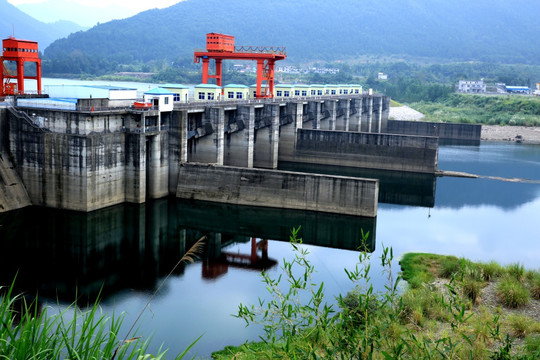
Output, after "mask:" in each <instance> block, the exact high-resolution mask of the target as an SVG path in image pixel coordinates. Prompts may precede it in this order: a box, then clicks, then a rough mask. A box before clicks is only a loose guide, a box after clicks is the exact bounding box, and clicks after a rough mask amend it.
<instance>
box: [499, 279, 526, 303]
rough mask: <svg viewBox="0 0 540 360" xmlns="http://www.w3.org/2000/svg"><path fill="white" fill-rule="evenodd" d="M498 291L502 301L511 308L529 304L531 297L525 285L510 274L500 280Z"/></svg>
mask: <svg viewBox="0 0 540 360" xmlns="http://www.w3.org/2000/svg"><path fill="white" fill-rule="evenodd" d="M496 291H497V297H498V298H499V300H500V301H501V303H502V304H503V305H505V306H507V307H510V308H518V307H522V306H524V305H527V304H528V303H529V299H530V297H531V296H530V294H529V290H527V288H526V287H525V285H523V284H522V283H521V282H519V281H517V280H516V279H515V278H514V277H510V276H506V277H504V278H502V279H501V280H499V282H498V283H497V287H496Z"/></svg>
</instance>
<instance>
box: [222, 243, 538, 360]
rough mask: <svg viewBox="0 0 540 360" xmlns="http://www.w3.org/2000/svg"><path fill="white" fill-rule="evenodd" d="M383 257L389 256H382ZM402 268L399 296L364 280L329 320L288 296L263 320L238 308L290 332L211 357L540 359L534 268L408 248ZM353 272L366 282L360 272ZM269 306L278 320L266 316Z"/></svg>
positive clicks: (341, 300) (253, 313)
mask: <svg viewBox="0 0 540 360" xmlns="http://www.w3.org/2000/svg"><path fill="white" fill-rule="evenodd" d="M384 253H385V254H388V253H386V252H384ZM390 254H391V253H390ZM381 259H382V261H383V263H385V261H387V260H388V259H387V258H386V257H385V255H383V256H382V257H381ZM400 265H401V267H402V271H403V273H402V274H403V278H404V279H405V280H407V281H408V287H407V290H405V292H404V293H402V294H398V293H397V292H394V291H392V289H395V287H394V286H393V285H392V281H391V280H389V281H390V285H389V287H388V288H387V289H388V290H387V291H386V293H384V294H378V295H375V294H373V293H371V292H370V290H369V289H370V288H369V283H368V284H367V285H368V287H362V288H357V289H355V290H353V291H351V292H349V293H348V294H347V295H346V296H343V297H341V296H340V297H339V299H338V302H339V305H340V308H341V310H340V313H339V314H337V315H336V316H333V317H329V316H328V314H325V315H323V316H322V317H321V315H322V314H321V313H320V312H318V311H316V309H317V308H318V306H316V307H313V306H312V305H309V304H308V305H306V306H307V307H306V308H304V307H298V306H296V307H290V306H288V305H287V302H286V301H285V303H283V302H281V301H278V302H272V303H271V304H270V303H269V304H268V307H266V305H265V307H264V308H261V310H262V311H263V313H264V314H265V315H263V316H262V317H261V316H259V315H257V311H254V309H255V308H249V307H246V308H243V311H239V314H238V315H239V317H241V318H244V319H245V320H246V321H247V322H248V323H252V322H254V323H258V321H257V319H258V320H261V321H262V322H261V323H262V324H263V325H265V326H270V328H273V329H274V331H276V330H278V329H281V330H283V331H285V330H291V329H290V328H289V327H291V326H292V329H293V330H292V331H290V332H287V331H285V332H286V334H285V335H284V336H283V337H282V338H281V339H280V340H276V339H275V338H273V337H270V338H268V342H259V343H248V344H244V345H242V346H239V347H226V348H225V349H224V350H222V351H219V352H215V353H213V354H212V357H213V358H214V359H223V360H224V359H231V358H234V359H249V360H251V359H259V358H275V357H276V356H279V357H280V358H285V359H293V358H312V357H321V356H322V357H325V358H347V359H349V358H373V359H386V358H392V359H394V358H396V359H401V358H414V359H427V358H430V359H431V358H436V357H437V355H441V354H444V355H445V358H450V359H465V358H474V359H486V360H487V359H511V358H516V359H517V358H519V359H537V358H539V356H540V273H539V272H537V271H525V269H524V267H523V266H522V265H519V264H512V265H508V266H501V265H499V264H497V263H495V262H489V263H473V262H471V261H469V260H466V259H460V258H457V257H455V256H444V255H436V254H424V253H407V254H405V255H404V256H403V258H402V260H401V261H400ZM351 276H352V277H353V278H356V279H357V280H362V279H364V280H366V279H367V274H364V273H363V272H362V270H358V269H357V270H356V272H353V273H351ZM389 279H391V278H389ZM360 282H361V281H360ZM274 291H275V290H274ZM319 292H320V291H319ZM279 294H281V293H279ZM279 294H278V295H279ZM317 294H318V293H317ZM313 296H314V297H313V298H312V299H311V300H312V301H313V300H314V299H315V298H316V297H315V295H313ZM310 304H311V302H310ZM313 304H319V303H318V302H316V301H315V302H313ZM274 305H276V306H277V307H276V308H275V309H277V310H278V312H277V313H276V314H275V315H276V316H277V318H278V319H280V320H276V318H274V317H273V315H272V316H270V317H268V316H267V314H268V312H269V311H274V307H273V306H274ZM291 308H293V309H294V310H293V311H292V312H293V313H294V314H293V315H291ZM287 309H288V312H287V311H285V312H281V310H283V311H284V310H287ZM319 310H320V309H319ZM312 312H315V313H312ZM278 313H279V314H281V315H278ZM259 314H260V313H259ZM285 314H287V315H285ZM313 315H315V316H313ZM306 316H307V318H304V317H306ZM282 317H286V320H285V321H283V320H282ZM322 318H324V319H326V320H322ZM288 320H291V322H289V321H288ZM276 321H277V323H276ZM271 334H273V335H276V332H272V333H271ZM271 334H268V333H267V335H271Z"/></svg>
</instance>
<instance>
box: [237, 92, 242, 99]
mask: <svg viewBox="0 0 540 360" xmlns="http://www.w3.org/2000/svg"><path fill="white" fill-rule="evenodd" d="M242 97H243V96H242V92H241V91H237V92H236V98H237V99H242Z"/></svg>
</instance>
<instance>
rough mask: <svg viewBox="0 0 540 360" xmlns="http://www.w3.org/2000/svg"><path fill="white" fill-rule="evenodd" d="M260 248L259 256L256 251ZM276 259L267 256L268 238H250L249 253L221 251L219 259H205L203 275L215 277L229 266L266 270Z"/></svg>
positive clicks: (275, 262) (227, 269) (225, 271)
mask: <svg viewBox="0 0 540 360" xmlns="http://www.w3.org/2000/svg"><path fill="white" fill-rule="evenodd" d="M258 250H261V256H260V257H259V255H258V254H257V251H258ZM276 264H277V261H276V260H274V259H270V258H268V240H267V239H262V240H261V241H259V242H257V239H256V238H254V237H252V238H251V254H249V255H247V254H238V253H232V252H226V251H222V252H221V257H220V258H219V259H208V260H205V261H204V263H203V267H202V272H203V277H204V278H205V279H215V278H217V277H219V276H221V275H223V274H225V273H227V271H229V266H233V267H238V268H244V269H249V270H257V271H261V270H266V269H269V268H271V267H272V266H274V265H276Z"/></svg>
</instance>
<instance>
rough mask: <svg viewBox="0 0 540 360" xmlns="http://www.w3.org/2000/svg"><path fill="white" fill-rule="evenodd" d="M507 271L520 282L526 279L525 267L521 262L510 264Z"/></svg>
mask: <svg viewBox="0 0 540 360" xmlns="http://www.w3.org/2000/svg"><path fill="white" fill-rule="evenodd" d="M506 272H507V274H508V275H510V276H511V277H513V278H514V279H516V280H517V281H519V282H522V281H523V280H524V279H525V268H524V267H523V265H521V264H520V263H515V264H510V265H508V266H507V267H506Z"/></svg>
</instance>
